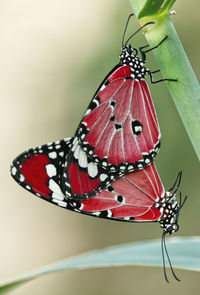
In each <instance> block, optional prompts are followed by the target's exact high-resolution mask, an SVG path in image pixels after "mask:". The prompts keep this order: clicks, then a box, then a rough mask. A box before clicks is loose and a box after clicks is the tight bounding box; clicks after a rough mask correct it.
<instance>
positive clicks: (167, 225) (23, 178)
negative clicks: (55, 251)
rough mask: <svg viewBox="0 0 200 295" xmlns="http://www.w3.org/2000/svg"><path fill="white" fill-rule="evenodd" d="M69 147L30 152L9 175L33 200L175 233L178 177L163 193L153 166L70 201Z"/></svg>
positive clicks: (59, 143)
mask: <svg viewBox="0 0 200 295" xmlns="http://www.w3.org/2000/svg"><path fill="white" fill-rule="evenodd" d="M71 144H72V138H66V139H64V140H61V141H56V142H53V143H48V144H45V145H42V146H40V147H36V148H32V149H29V150H28V151H27V152H24V153H23V154H21V155H19V156H18V157H17V158H16V159H15V160H14V161H13V163H12V166H11V175H12V176H13V178H14V179H15V180H16V181H17V182H18V183H19V184H20V185H21V186H23V187H24V188H25V189H27V190H29V191H30V192H32V193H33V194H35V195H36V196H38V197H40V198H42V199H45V200H46V201H49V202H51V203H53V204H55V205H58V206H60V207H64V208H66V209H69V210H73V211H76V212H80V213H85V214H88V215H92V216H95V217H101V218H107V219H112V220H120V221H129V222H144V221H159V222H160V224H161V227H163V228H164V232H167V233H172V232H174V231H176V230H177V218H176V216H178V215H177V214H178V212H179V209H180V207H181V206H182V205H181V202H180V203H179V204H178V203H177V202H176V201H175V197H176V192H177V190H178V188H179V185H180V180H181V173H179V174H178V177H177V179H176V181H175V184H174V185H173V187H172V188H171V189H170V190H169V191H168V192H166V191H165V190H164V187H163V185H162V182H161V180H160V178H159V175H158V173H157V170H156V167H155V165H154V163H152V164H151V165H149V166H147V167H146V168H145V169H143V170H138V171H133V172H129V173H128V174H126V175H124V176H122V177H121V178H119V179H117V180H115V181H114V182H113V183H112V184H111V185H110V186H108V187H107V188H106V189H104V190H102V191H101V192H100V193H98V194H97V195H96V196H95V197H93V198H90V199H87V200H72V199H70V198H68V197H66V196H65V194H64V193H63V191H62V185H61V182H62V169H63V166H64V163H65V159H66V156H67V154H68V152H69V150H70V146H71ZM175 187H176V189H175V191H174V192H173V193H172V192H171V191H172V190H173V189H174V188H175Z"/></svg>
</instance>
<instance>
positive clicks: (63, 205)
mask: <svg viewBox="0 0 200 295" xmlns="http://www.w3.org/2000/svg"><path fill="white" fill-rule="evenodd" d="M52 201H53V202H54V203H56V204H58V205H59V206H60V207H67V203H66V202H63V201H60V200H57V199H52Z"/></svg>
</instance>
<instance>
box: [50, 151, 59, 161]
mask: <svg viewBox="0 0 200 295" xmlns="http://www.w3.org/2000/svg"><path fill="white" fill-rule="evenodd" d="M56 157H57V154H56V152H51V153H49V158H51V159H56Z"/></svg>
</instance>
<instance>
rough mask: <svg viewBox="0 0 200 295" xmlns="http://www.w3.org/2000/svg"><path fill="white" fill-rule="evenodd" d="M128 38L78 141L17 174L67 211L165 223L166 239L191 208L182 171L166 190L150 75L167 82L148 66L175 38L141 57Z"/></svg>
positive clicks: (31, 155)
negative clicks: (149, 57)
mask: <svg viewBox="0 0 200 295" xmlns="http://www.w3.org/2000/svg"><path fill="white" fill-rule="evenodd" d="M129 19H130V16H129ZM129 19H128V21H129ZM150 24H152V23H147V24H145V25H144V26H147V25H150ZM127 25H128V22H127ZM127 25H126V28H127ZM144 26H143V27H144ZM143 27H142V28H143ZM126 28H125V32H126ZM142 28H141V29H142ZM141 29H139V30H141ZM139 30H138V31H139ZM138 31H137V32H138ZM125 32H124V35H123V39H122V53H121V55H120V62H119V64H118V65H117V66H115V67H114V69H113V70H112V71H111V72H110V73H109V74H108V76H107V77H106V78H105V79H104V81H103V82H102V84H101V85H100V87H99V89H98V90H97V92H96V93H95V95H94V97H93V99H92V101H91V103H90V104H89V107H88V109H87V110H86V112H85V115H84V116H83V118H82V120H81V122H80V124H79V127H78V129H77V131H76V133H75V136H74V137H73V138H67V139H64V140H61V141H57V142H54V143H49V144H47V145H43V146H40V147H37V148H33V149H30V150H28V151H27V152H25V153H23V154H21V155H20V156H18V157H17V158H16V159H15V160H14V161H13V163H12V166H11V174H12V176H13V177H14V179H15V180H16V181H17V182H18V183H19V184H20V185H22V186H23V187H24V188H26V189H27V190H29V191H30V192H32V193H34V194H35V195H37V196H38V197H41V198H43V199H45V200H47V201H49V202H51V203H53V204H56V205H58V206H60V207H64V208H66V209H69V210H73V211H76V212H80V213H84V214H88V215H92V216H96V217H101V218H108V219H112V220H120V221H129V222H145V221H158V222H160V224H161V227H163V233H164V235H165V234H166V233H169V234H171V233H173V232H174V231H176V230H177V229H178V224H177V222H178V216H179V211H180V208H181V207H182V205H183V203H184V202H183V203H182V201H181V196H180V202H179V203H177V202H176V201H175V197H176V192H177V190H178V188H179V185H180V179H181V173H179V174H178V177H177V179H176V182H175V184H174V186H173V187H172V188H171V189H170V190H169V192H165V190H164V188H163V185H162V182H161V180H160V178H159V176H158V173H157V171H156V167H155V165H154V164H153V160H154V157H155V156H156V154H157V153H158V150H159V147H160V129H159V124H158V120H157V116H156V112H155V109H154V105H153V101H152V99H151V95H150V92H149V89H148V86H147V83H146V81H145V76H146V75H147V74H149V75H150V78H151V82H152V83H156V82H159V81H162V80H159V81H153V73H155V72H157V71H155V72H151V71H150V70H148V69H147V68H145V67H144V64H145V60H146V53H147V52H148V51H151V50H153V49H154V48H157V47H158V46H159V45H160V44H161V43H162V42H163V41H164V40H165V39H166V38H167V37H166V38H164V39H163V40H162V41H161V42H160V43H159V44H158V45H157V46H155V47H154V48H151V49H148V50H145V48H146V47H147V46H144V47H141V48H140V49H139V50H140V53H141V57H142V58H141V59H139V58H138V57H137V54H138V52H137V50H136V49H134V48H132V47H131V46H130V45H129V46H127V43H128V41H129V39H130V38H132V36H134V35H135V34H133V35H132V36H131V37H130V38H129V39H128V40H127V41H126V43H125V44H124V36H125ZM137 32H136V33H137ZM164 80H172V81H174V80H173V79H164ZM173 190H174V191H173ZM172 191H173V192H172ZM164 235H163V237H164ZM162 241H163V242H162V249H163V246H164V247H165V240H164V238H163V239H162ZM165 248H166V247H165ZM166 253H167V252H166ZM167 255H168V254H167ZM163 257H164V256H163ZM174 276H175V274H174ZM165 277H166V275H165ZM175 278H176V279H178V278H177V277H176V276H175ZM166 279H167V278H166Z"/></svg>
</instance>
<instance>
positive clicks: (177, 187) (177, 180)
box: [168, 171, 182, 194]
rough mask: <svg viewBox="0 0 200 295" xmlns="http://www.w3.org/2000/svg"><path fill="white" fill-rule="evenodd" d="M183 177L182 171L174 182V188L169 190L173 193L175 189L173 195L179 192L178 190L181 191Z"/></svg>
mask: <svg viewBox="0 0 200 295" xmlns="http://www.w3.org/2000/svg"><path fill="white" fill-rule="evenodd" d="M181 177H182V171H180V172H179V173H178V175H177V177H176V180H175V182H174V184H173V185H172V187H171V188H170V189H169V190H168V191H169V192H171V191H172V190H173V189H174V188H175V187H176V189H175V191H174V192H173V194H175V193H176V192H177V190H178V189H179V186H180V183H181Z"/></svg>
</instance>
